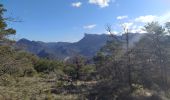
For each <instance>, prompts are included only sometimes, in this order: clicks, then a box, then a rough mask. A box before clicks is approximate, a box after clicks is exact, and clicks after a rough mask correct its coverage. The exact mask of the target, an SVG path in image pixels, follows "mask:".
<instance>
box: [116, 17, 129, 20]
mask: <svg viewBox="0 0 170 100" xmlns="http://www.w3.org/2000/svg"><path fill="white" fill-rule="evenodd" d="M127 18H128V16H117V19H118V20H122V19H127Z"/></svg>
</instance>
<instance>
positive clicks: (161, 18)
mask: <svg viewBox="0 0 170 100" xmlns="http://www.w3.org/2000/svg"><path fill="white" fill-rule="evenodd" d="M159 22H160V23H161V24H164V23H166V22H170V12H167V13H165V14H163V15H162V16H159Z"/></svg>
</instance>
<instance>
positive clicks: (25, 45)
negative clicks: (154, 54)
mask: <svg viewBox="0 0 170 100" xmlns="http://www.w3.org/2000/svg"><path fill="white" fill-rule="evenodd" d="M139 36H140V34H130V37H131V38H132V39H131V40H132V41H133V40H135V38H137V37H139ZM109 37H110V36H109V35H107V34H101V35H98V34H85V35H84V37H83V38H82V39H81V40H80V41H78V42H74V43H69V42H49V43H46V42H41V41H30V40H27V39H21V40H19V41H18V42H17V43H16V46H17V47H21V48H22V49H24V50H26V51H28V52H30V53H33V54H36V55H37V56H39V57H43V58H48V57H49V58H52V59H65V58H68V57H73V56H75V55H82V56H85V57H89V58H91V57H93V56H94V55H95V54H96V53H97V52H98V51H99V50H100V48H102V47H103V46H104V45H105V44H106V42H107V40H108V39H109ZM116 37H117V38H119V39H122V38H124V35H122V36H116ZM137 39H138V38H137Z"/></svg>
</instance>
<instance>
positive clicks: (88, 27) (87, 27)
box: [83, 24, 97, 29]
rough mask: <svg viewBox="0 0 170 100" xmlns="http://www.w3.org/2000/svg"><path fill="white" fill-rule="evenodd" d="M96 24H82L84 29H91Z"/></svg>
mask: <svg viewBox="0 0 170 100" xmlns="http://www.w3.org/2000/svg"><path fill="white" fill-rule="evenodd" d="M96 26H97V25H96V24H91V25H86V26H83V28H84V29H93V28H95V27H96Z"/></svg>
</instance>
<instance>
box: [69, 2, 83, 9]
mask: <svg viewBox="0 0 170 100" xmlns="http://www.w3.org/2000/svg"><path fill="white" fill-rule="evenodd" d="M71 5H72V6H73V7H76V8H79V7H81V5H82V3H81V2H74V3H72V4H71Z"/></svg>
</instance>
